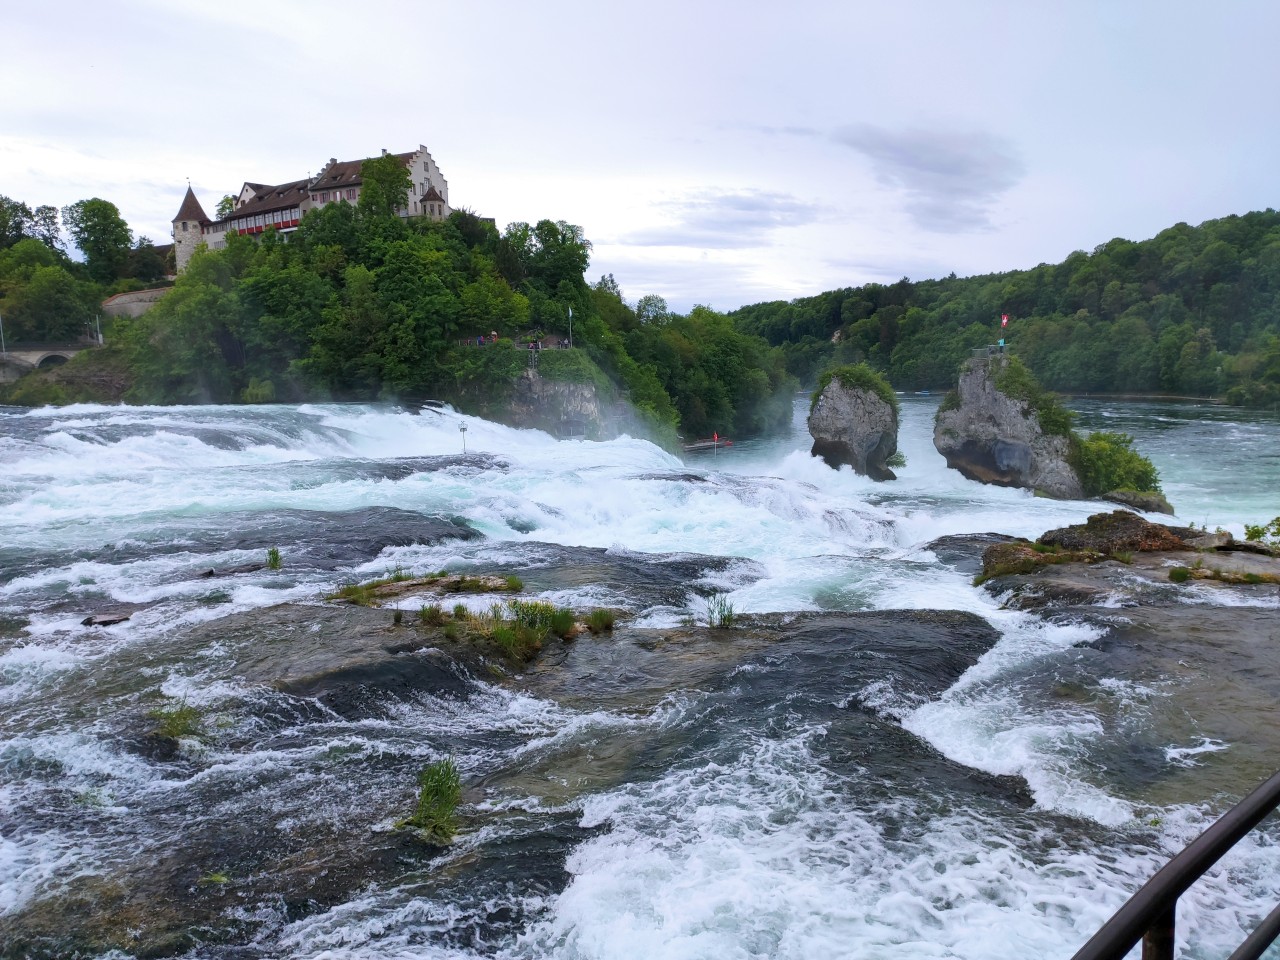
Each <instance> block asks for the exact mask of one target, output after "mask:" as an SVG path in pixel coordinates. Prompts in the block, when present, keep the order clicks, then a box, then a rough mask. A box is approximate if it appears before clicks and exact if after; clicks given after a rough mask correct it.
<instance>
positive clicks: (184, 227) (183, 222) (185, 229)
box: [182, 220, 187, 233]
mask: <svg viewBox="0 0 1280 960" xmlns="http://www.w3.org/2000/svg"><path fill="white" fill-rule="evenodd" d="M182 232H183V233H186V232H187V221H185V220H183V221H182Z"/></svg>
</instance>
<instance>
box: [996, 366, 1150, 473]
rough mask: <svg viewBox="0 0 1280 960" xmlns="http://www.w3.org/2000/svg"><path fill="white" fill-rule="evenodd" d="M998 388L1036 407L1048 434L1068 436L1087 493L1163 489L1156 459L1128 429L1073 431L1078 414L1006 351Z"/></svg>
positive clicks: (997, 375)
mask: <svg viewBox="0 0 1280 960" xmlns="http://www.w3.org/2000/svg"><path fill="white" fill-rule="evenodd" d="M1002 360H1003V363H1002V365H1001V368H1000V371H999V373H997V374H996V377H995V387H996V389H997V390H999V391H1000V392H1001V393H1003V394H1004V395H1005V396H1006V397H1013V398H1014V399H1017V400H1021V401H1023V402H1024V403H1025V404H1026V405H1027V407H1028V408H1030V410H1032V411H1034V413H1035V416H1036V419H1037V420H1038V421H1039V423H1040V429H1041V430H1043V431H1044V432H1045V433H1049V434H1058V435H1060V436H1064V437H1067V438H1068V439H1069V440H1070V442H1071V452H1070V455H1069V458H1068V459H1069V462H1070V463H1071V467H1072V469H1074V470H1075V472H1076V476H1078V477H1079V478H1080V484H1081V486H1083V487H1084V492H1085V496H1088V497H1097V496H1100V495H1101V494H1104V493H1110V492H1111V491H1113V490H1125V491H1133V492H1136V493H1159V492H1160V478H1159V475H1158V474H1157V472H1156V468H1155V467H1154V466H1153V465H1152V463H1151V461H1150V460H1148V459H1147V458H1146V457H1144V456H1142V454H1140V453H1138V452H1137V451H1136V450H1134V449H1133V437H1131V436H1129V435H1128V434H1127V433H1116V432H1111V431H1098V432H1095V433H1091V434H1089V435H1088V436H1087V437H1085V436H1081V435H1080V434H1078V433H1076V431H1074V430H1073V429H1071V422H1072V419H1073V417H1074V414H1072V413H1071V411H1070V410H1068V409H1066V408H1065V407H1064V406H1062V404H1061V403H1059V402H1058V399H1057V397H1055V396H1054V395H1053V394H1052V393H1050V392H1049V391H1047V390H1045V389H1044V388H1043V387H1042V386H1040V383H1039V382H1038V381H1037V380H1036V378H1035V377H1034V376H1033V375H1032V373H1031V371H1030V370H1028V369H1027V367H1026V364H1024V363H1023V362H1022V361H1021V360H1019V359H1018V358H1017V357H1015V356H1009V355H1007V354H1006V355H1005V356H1004V357H1003V358H1002Z"/></svg>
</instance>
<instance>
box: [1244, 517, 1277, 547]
mask: <svg viewBox="0 0 1280 960" xmlns="http://www.w3.org/2000/svg"><path fill="white" fill-rule="evenodd" d="M1244 538H1245V539H1246V540H1254V541H1256V542H1258V543H1280V517H1276V518H1275V519H1274V520H1272V521H1271V522H1270V523H1260V524H1257V525H1256V526H1255V525H1254V524H1252V523H1246V524H1245V525H1244Z"/></svg>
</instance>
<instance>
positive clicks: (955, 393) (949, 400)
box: [934, 390, 960, 419]
mask: <svg viewBox="0 0 1280 960" xmlns="http://www.w3.org/2000/svg"><path fill="white" fill-rule="evenodd" d="M959 409H960V391H959V390H948V391H947V395H946V396H945V397H943V398H942V402H941V403H940V404H938V413H946V412H947V411H948V410H959ZM934 418H935V419H936V418H937V414H935V415H934Z"/></svg>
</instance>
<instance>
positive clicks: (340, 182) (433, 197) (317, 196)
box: [173, 144, 452, 273]
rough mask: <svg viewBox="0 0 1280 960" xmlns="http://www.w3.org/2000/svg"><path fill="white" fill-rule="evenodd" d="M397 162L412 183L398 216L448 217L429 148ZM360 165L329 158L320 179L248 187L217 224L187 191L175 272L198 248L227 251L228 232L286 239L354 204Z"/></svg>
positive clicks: (176, 227)
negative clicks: (314, 217) (315, 213)
mask: <svg viewBox="0 0 1280 960" xmlns="http://www.w3.org/2000/svg"><path fill="white" fill-rule="evenodd" d="M382 155H383V156H384V157H385V156H387V151H386V150H383V151H382ZM395 156H396V158H397V159H398V160H400V162H401V163H403V164H404V165H405V167H406V168H408V171H409V179H410V185H409V205H408V206H407V207H405V208H404V209H402V210H401V211H400V216H402V217H430V218H431V219H432V220H443V219H444V218H445V217H447V216H448V215H449V214H450V213H451V212H452V208H451V207H450V206H449V184H448V182H447V181H446V180H445V178H444V177H443V176H442V175H441V173H440V168H439V167H438V166H436V162H435V160H434V159H432V157H431V153H430V152H429V151H428V150H427V148H426V147H425V146H423V145H422V144H419V145H418V149H417V150H414V151H411V152H410V153H397V154H395ZM363 163H364V161H363V160H343V161H341V162H339V161H338V160H336V159H332V158H330V160H329V162H328V163H326V164H325V165H324V167H323V168H322V169H321V170H320V172H319V173H318V174H316V175H315V176H314V177H308V178H306V179H304V180H294V181H292V182H290V183H281V184H276V185H275V186H268V185H266V184H262V183H247V182H246V183H245V185H244V186H243V187H241V188H240V193H239V195H238V196H237V197H236V198H235V205H234V207H233V208H232V210H231V213H230V214H229V215H228V216H226V217H224V218H222V219H221V220H211V219H209V217H208V216H207V215H206V214H205V212H204V208H203V207H201V206H200V201H199V200H197V199H196V195H195V192H194V191H193V190H192V189H191V187H190V186H188V187H187V195H186V196H185V197H183V198H182V206H181V207H180V208H179V209H178V215H177V216H176V217H174V218H173V254H174V261H175V263H176V265H177V269H178V272H179V273H181V272H182V270H183V269H184V268H185V267H186V265H187V261H188V260H190V259H191V254H193V253H194V252H195V249H196V247H197V246H199V245H200V244H201V243H203V244H206V245H207V246H208V247H209V248H210V249H213V250H216V249H218V248H219V247H224V246H226V243H227V239H226V234H227V231H229V230H234V231H235V232H236V233H261V232H262V231H263V230H265V229H266V228H267V227H269V226H271V227H275V228H276V229H277V230H279V231H280V232H281V233H289V232H291V231H293V230H296V229H297V228H298V223H299V222H300V221H301V220H302V217H303V215H304V214H305V213H306V212H307V211H308V210H314V209H315V208H317V207H323V206H324V205H325V204H328V203H337V202H339V201H345V202H347V203H352V204H354V203H355V202H356V201H357V200H358V199H359V198H360V184H361V180H360V166H361V164H363Z"/></svg>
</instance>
